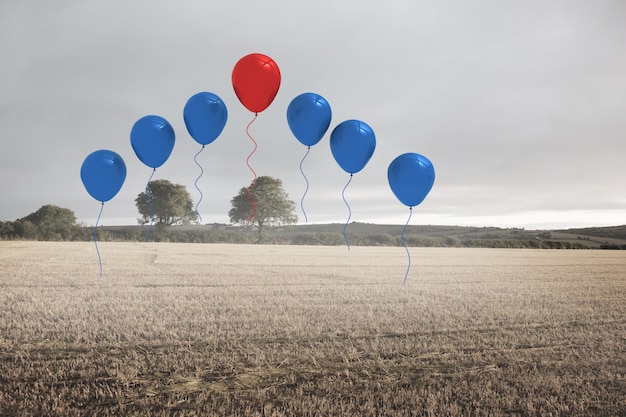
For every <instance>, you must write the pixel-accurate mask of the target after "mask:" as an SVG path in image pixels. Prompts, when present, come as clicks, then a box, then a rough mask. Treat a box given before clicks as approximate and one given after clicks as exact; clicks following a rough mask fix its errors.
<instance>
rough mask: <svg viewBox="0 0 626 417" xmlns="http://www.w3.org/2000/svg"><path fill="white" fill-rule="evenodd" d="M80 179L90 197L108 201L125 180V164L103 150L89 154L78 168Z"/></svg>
mask: <svg viewBox="0 0 626 417" xmlns="http://www.w3.org/2000/svg"><path fill="white" fill-rule="evenodd" d="M80 179H81V180H82V181H83V185H84V186H85V189H86V190H87V192H88V193H89V195H90V196H92V197H93V198H95V199H96V200H98V201H102V202H103V203H104V202H105V201H109V200H110V199H112V198H113V197H115V195H116V194H117V193H118V192H119V191H120V189H121V188H122V185H123V184H124V180H125V179H126V164H125V163H124V160H123V159H122V157H121V156H119V155H118V154H117V153H115V152H113V151H108V150H105V149H102V150H99V151H95V152H92V153H90V154H89V155H88V156H87V158H85V160H84V161H83V165H82V166H81V167H80Z"/></svg>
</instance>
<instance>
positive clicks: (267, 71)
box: [232, 54, 280, 113]
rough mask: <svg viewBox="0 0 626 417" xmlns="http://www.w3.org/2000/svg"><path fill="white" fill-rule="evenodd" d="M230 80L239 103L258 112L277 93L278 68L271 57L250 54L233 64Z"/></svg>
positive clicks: (266, 105) (278, 82)
mask: <svg viewBox="0 0 626 417" xmlns="http://www.w3.org/2000/svg"><path fill="white" fill-rule="evenodd" d="M232 81H233V88H234V89H235V94H237V98H239V101H241V104H243V105H244V106H245V107H246V108H247V109H248V110H250V111H251V112H253V113H260V112H262V111H263V110H265V109H266V108H267V107H268V106H269V105H270V104H272V101H274V97H276V93H278V87H280V70H279V69H278V65H276V62H274V60H273V59H272V58H270V57H268V56H266V55H263V54H250V55H246V56H244V57H243V58H241V59H240V60H239V61H238V62H237V63H236V64H235V68H233V75H232Z"/></svg>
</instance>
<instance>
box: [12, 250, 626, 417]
mask: <svg viewBox="0 0 626 417" xmlns="http://www.w3.org/2000/svg"><path fill="white" fill-rule="evenodd" d="M99 246H100V252H101V255H102V261H103V276H102V278H100V276H99V267H98V259H97V255H96V252H95V249H94V246H93V243H88V242H86V243H52V242H0V287H1V289H0V416H32V415H42V416H44V415H45V416H52V415H64V416H83V415H89V416H92V415H93V416H503V415H505V416H550V415H551V416H556V415H580V416H587V415H588V416H625V415H626V254H625V253H624V252H623V251H595V250H584V251H574V250H569V251H566V250H530V249H461V248H411V255H412V266H411V271H410V274H409V276H408V279H407V285H402V282H403V279H404V273H405V271H406V266H407V258H406V253H405V251H404V249H403V248H399V247H376V248H373V247H352V248H351V250H350V251H348V249H347V248H346V247H345V246H337V247H324V246H271V245H217V244H215V245H213V244H183V243H179V244H175V243H154V242H153V243H115V242H102V243H100V245H99Z"/></svg>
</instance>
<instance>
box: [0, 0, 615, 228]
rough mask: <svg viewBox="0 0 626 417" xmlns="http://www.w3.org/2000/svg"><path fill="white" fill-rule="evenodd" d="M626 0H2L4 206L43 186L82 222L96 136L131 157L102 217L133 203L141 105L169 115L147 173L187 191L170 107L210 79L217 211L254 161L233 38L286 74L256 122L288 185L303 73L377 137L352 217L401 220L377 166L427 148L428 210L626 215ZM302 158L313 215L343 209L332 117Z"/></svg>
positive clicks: (0, 175) (21, 204)
mask: <svg viewBox="0 0 626 417" xmlns="http://www.w3.org/2000/svg"><path fill="white" fill-rule="evenodd" d="M625 8H626V5H624V3H623V2H620V1H603V2H600V3H593V4H592V3H589V2H585V1H567V2H549V3H546V2H539V1H531V2H525V3H524V4H519V5H515V4H510V3H503V2H497V1H488V0H484V1H478V2H472V3H454V2H443V3H432V2H421V1H419V2H413V1H398V2H393V3H392V4H384V5H382V4H380V2H374V1H365V2H356V1H350V2H332V1H330V0H323V1H318V2H309V3H307V2H304V3H303V2H289V1H285V0H272V1H268V2H236V3H232V4H231V3H223V2H222V3H210V2H202V1H194V0H183V1H179V2H176V3H172V2H166V1H136V2H132V3H127V2H121V1H114V2H105V1H92V2H72V1H64V2H55V3H54V4H53V3H46V4H37V5H35V4H30V3H28V2H19V1H16V0H13V1H11V0H10V1H6V2H3V3H2V5H0V39H1V41H0V42H1V43H0V53H1V54H2V56H3V60H2V62H0V70H1V73H2V74H3V75H4V76H3V77H2V79H0V122H1V123H2V124H1V125H2V127H3V131H2V135H3V138H4V140H3V143H4V144H5V147H4V149H3V151H2V152H1V153H0V195H1V196H2V198H1V202H0V218H2V219H5V220H13V219H15V218H18V217H23V216H25V215H27V214H28V213H30V212H33V211H35V210H37V209H38V208H39V207H40V206H41V205H43V204H49V203H54V204H58V205H61V206H63V207H68V208H71V209H72V210H74V211H75V212H76V214H77V216H78V217H79V219H81V220H82V221H86V222H89V221H93V219H94V218H95V216H96V214H97V210H98V207H97V206H98V204H99V203H97V202H94V201H93V200H91V199H90V198H89V196H88V195H87V193H86V192H85V190H84V188H83V186H82V184H81V182H80V178H79V175H78V172H79V167H80V164H81V163H82V160H83V159H84V158H85V156H86V155H87V154H88V153H90V152H92V151H93V150H96V149H101V148H108V149H111V150H115V151H116V152H118V153H120V154H121V155H122V157H123V158H124V159H125V160H126V163H127V165H128V173H129V175H128V178H127V181H126V183H125V185H124V187H123V189H122V191H121V192H120V194H119V195H118V196H117V197H116V198H115V199H114V200H112V201H111V202H109V203H107V207H106V209H105V217H106V216H107V215H108V216H110V217H109V218H110V219H126V220H125V221H130V222H133V221H134V218H135V217H136V216H137V214H136V208H135V207H134V198H135V196H136V195H137V194H138V193H139V192H141V191H142V190H143V188H144V187H145V181H147V179H148V177H149V175H150V169H149V168H148V167H145V166H143V165H142V164H141V163H140V162H139V161H138V160H137V158H136V157H135V155H134V154H133V152H132V149H131V148H130V142H129V133H130V128H131V127H132V125H133V123H134V122H135V121H136V120H137V119H138V118H140V117H142V116H144V115H146V114H158V115H161V116H163V117H165V118H166V119H168V120H169V121H170V122H171V123H172V125H173V127H174V129H175V131H176V134H177V139H176V146H175V148H174V152H173V153H172V156H171V157H170V160H169V161H168V162H167V163H166V164H165V165H164V166H163V167H162V168H160V169H158V170H157V173H156V176H155V177H156V178H167V179H170V180H172V181H174V182H176V183H181V184H183V185H185V186H186V187H187V189H188V190H189V191H190V193H191V194H192V195H193V196H194V198H197V196H198V194H197V191H196V190H195V187H194V180H195V179H196V177H197V175H198V173H199V171H198V168H197V166H196V165H195V164H194V163H193V155H194V154H195V152H197V151H198V148H199V145H198V144H197V143H195V142H194V141H193V140H191V138H190V137H189V136H188V134H187V132H186V130H185V126H184V124H183V122H182V108H183V106H184V104H185V102H186V100H187V99H188V98H189V97H190V96H191V95H193V94H195V93H196V92H199V91H211V92H213V93H215V94H217V95H219V96H220V97H222V99H223V100H224V101H225V103H226V105H227V107H228V111H229V119H228V123H227V126H226V128H225V129H224V132H223V133H222V135H221V136H220V137H219V138H218V139H217V140H216V141H215V142H214V143H212V144H210V145H209V146H208V147H207V148H206V149H205V151H203V153H202V156H201V160H202V161H203V163H204V164H205V166H204V168H205V170H206V172H205V175H204V177H203V178H202V180H201V181H200V185H201V186H202V187H203V192H204V193H205V200H203V202H202V206H201V208H202V210H203V213H202V215H203V218H204V219H209V218H211V219H216V220H215V221H224V222H227V221H228V219H227V212H228V209H229V201H230V198H231V197H232V196H233V195H234V194H235V193H236V192H237V190H238V189H239V188H240V187H241V186H243V185H245V184H247V183H249V181H250V180H251V179H252V177H251V173H250V172H249V171H248V170H247V167H246V166H245V158H246V157H247V155H248V154H249V152H250V151H251V149H252V144H251V142H250V141H249V139H248V138H247V136H246V134H245V126H246V125H247V123H249V122H250V120H251V118H252V114H250V113H249V112H248V111H247V110H246V109H244V108H243V106H242V105H241V103H239V102H238V100H237V98H236V96H235V94H234V92H233V89H232V85H231V80H230V76H231V71H232V68H233V66H234V64H235V63H236V62H237V60H238V59H239V58H240V57H242V56H244V55H246V54H248V53H251V52H261V53H266V54H267V55H269V56H271V57H272V58H274V59H275V60H276V62H277V63H278V65H279V67H280V69H281V74H282V76H283V79H282V84H281V89H280V90H279V93H278V95H277V97H276V99H275V101H274V102H273V103H272V105H271V106H270V107H269V108H268V109H267V110H266V111H264V112H262V113H261V114H260V115H259V117H258V119H257V120H256V121H255V123H254V124H253V125H252V127H251V131H252V132H253V134H254V135H255V138H256V139H257V140H258V143H259V148H258V152H257V153H256V154H255V155H254V156H253V157H252V158H251V164H253V166H254V168H255V170H257V171H258V173H259V174H260V175H273V176H277V177H279V178H281V179H282V180H283V182H284V184H285V187H286V189H287V191H288V192H289V194H290V195H291V197H292V198H293V199H294V200H296V201H298V202H299V200H300V197H301V193H302V192H303V186H304V182H303V181H304V180H303V179H302V177H301V175H300V172H299V168H298V166H299V162H300V159H301V158H302V156H303V154H304V151H305V148H304V147H303V146H302V145H301V144H299V143H298V142H297V141H296V140H295V138H293V136H292V135H291V133H290V131H289V129H288V126H287V123H286V116H285V112H286V108H287V106H288V104H289V102H290V100H291V99H292V98H293V97H295V96H296V95H298V94H300V93H302V92H305V91H313V92H316V93H319V94H321V95H323V96H324V97H325V98H326V99H327V100H328V101H329V102H330V104H331V107H332V109H333V121H332V124H331V130H332V127H333V126H335V125H336V124H338V123H339V122H341V121H343V120H347V119H353V118H356V119H360V120H363V121H365V122H366V123H368V124H369V125H370V126H372V128H373V129H374V131H375V133H376V136H377V149H376V152H375V154H374V156H373V158H372V160H371V161H370V163H369V164H368V166H367V167H366V168H365V169H364V170H363V171H362V172H360V173H359V174H357V176H355V179H354V183H353V184H351V185H350V188H349V190H348V195H349V196H350V199H351V201H352V203H353V205H354V207H353V209H354V215H355V218H354V220H356V221H370V220H384V219H387V220H390V221H393V222H397V223H401V222H403V221H404V216H405V208H404V207H403V206H401V204H400V203H399V202H398V201H397V200H395V198H394V197H393V195H392V194H391V192H390V190H389V188H388V185H387V182H386V181H387V180H386V169H387V166H388V164H389V163H390V162H391V160H393V158H394V157H395V156H397V155H399V154H401V153H404V152H418V153H422V154H424V155H426V156H428V158H429V159H431V161H433V163H434V164H435V170H436V174H437V179H436V182H435V186H434V188H433V191H432V192H431V195H429V196H428V197H427V199H426V200H425V201H424V203H423V204H422V205H420V206H419V210H420V211H422V212H423V214H424V216H423V217H422V218H425V217H427V216H430V218H431V219H435V220H436V221H444V222H449V223H455V224H459V222H460V221H461V220H464V221H469V220H468V219H474V220H473V221H477V222H484V223H485V224H484V225H491V224H492V221H493V222H495V221H497V222H501V224H504V223H506V222H507V221H508V222H510V224H509V225H510V226H523V225H524V224H530V223H531V222H534V224H544V222H542V216H543V219H558V217H554V216H551V215H550V216H548V215H546V213H548V212H549V213H559V212H563V213H583V212H584V213H595V217H594V216H591V215H588V216H587V215H584V216H583V215H582V214H581V218H584V219H585V221H589V222H590V225H591V224H596V223H604V222H605V221H606V220H605V219H609V218H610V219H611V220H612V221H613V220H615V219H616V218H619V216H614V214H615V213H623V214H626V208H625V207H624V200H623V198H621V197H620V193H621V190H622V189H623V185H622V184H623V183H624V182H625V181H626V172H624V170H622V169H620V168H621V166H622V165H623V160H624V156H625V154H626V143H624V141H623V134H624V132H625V131H626V119H624V117H623V114H624V110H626V103H625V99H624V97H626V75H625V74H626V54H625V52H626V51H625V48H626V46H625V45H626V44H625V43H624V42H623V40H624V39H625V38H626V28H625V27H624V25H623V22H622V17H623V16H624V12H625V11H626V10H625ZM329 133H330V131H329ZM305 167H306V170H307V171H306V172H307V175H308V176H309V180H310V181H311V190H310V194H309V195H308V196H307V199H306V204H307V207H308V212H309V214H310V217H312V218H314V219H315V220H316V221H317V222H324V221H338V220H340V219H342V218H344V216H345V214H346V208H345V205H344V204H343V201H342V200H341V195H340V193H341V189H342V187H343V185H344V184H345V181H346V180H347V178H346V174H345V173H344V172H343V171H341V170H340V169H339V168H338V166H337V165H336V163H335V162H334V160H333V159H332V156H331V155H330V151H329V146H328V134H327V136H326V137H325V138H324V139H323V140H322V142H320V143H319V144H318V145H316V146H315V147H314V148H313V149H312V152H311V154H310V156H309V159H308V160H307V161H306V164H305ZM397 211H399V212H400V214H397V215H396V214H395V213H396V212H397ZM317 213H319V214H317ZM392 213H394V214H392ZM609 213H612V214H609ZM300 217H301V219H303V216H300ZM564 217H566V216H565V215H564ZM572 218H573V217H572ZM507 219H509V220H507ZM531 219H535V220H531ZM457 220H458V221H457ZM415 221H416V222H420V221H421V220H420V217H419V216H416V217H415ZM549 221H556V220H549ZM519 222H523V224H519Z"/></svg>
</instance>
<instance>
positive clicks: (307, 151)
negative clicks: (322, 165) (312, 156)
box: [300, 146, 311, 223]
mask: <svg viewBox="0 0 626 417" xmlns="http://www.w3.org/2000/svg"><path fill="white" fill-rule="evenodd" d="M310 151H311V147H310V146H309V147H308V148H307V150H306V153H305V154H304V157H303V158H302V160H301V161H300V173H301V174H302V176H303V177H304V181H306V189H305V190H304V194H302V200H300V208H301V209H302V213H303V214H304V222H305V223H308V222H309V219H308V218H307V216H306V211H304V197H305V196H306V193H307V192H308V191H309V180H308V179H307V177H306V175H304V171H303V170H302V163H303V162H304V160H305V159H306V157H307V156H309V152H310Z"/></svg>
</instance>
